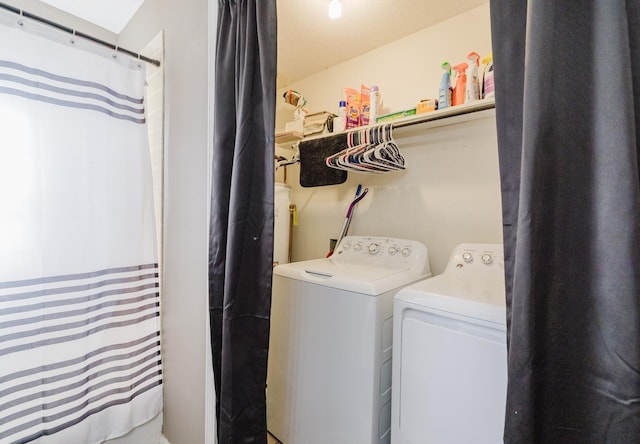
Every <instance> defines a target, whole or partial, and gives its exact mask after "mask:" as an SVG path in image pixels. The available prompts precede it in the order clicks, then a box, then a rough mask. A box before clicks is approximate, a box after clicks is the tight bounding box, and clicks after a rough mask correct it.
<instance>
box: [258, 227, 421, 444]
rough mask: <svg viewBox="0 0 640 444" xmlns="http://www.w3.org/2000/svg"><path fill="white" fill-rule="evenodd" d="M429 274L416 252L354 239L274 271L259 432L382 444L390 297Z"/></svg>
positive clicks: (288, 439) (299, 441)
mask: <svg viewBox="0 0 640 444" xmlns="http://www.w3.org/2000/svg"><path fill="white" fill-rule="evenodd" d="M430 274H431V273H430V266H429V259H428V253H427V248H426V247H425V246H424V245H423V244H421V243H419V242H416V241H411V240H404V239H392V238H383V237H361V236H347V237H345V238H344V239H343V240H342V241H341V242H340V244H339V245H338V246H337V248H336V249H335V251H334V254H333V256H331V257H330V258H328V259H317V260H311V261H305V262H296V263H291V264H283V265H279V266H277V267H276V268H275V269H274V276H273V299H272V306H271V335H270V345H269V361H268V364H269V365H268V373H267V375H268V376H267V425H268V429H269V431H270V432H271V433H272V434H273V435H274V436H275V437H276V438H278V439H279V440H280V441H282V442H283V443H284V444H328V443H331V444H373V443H375V444H379V443H389V442H390V440H391V438H390V435H391V368H392V363H391V350H392V345H393V338H392V335H393V324H392V316H393V297H394V295H395V294H396V292H397V291H398V289H400V288H401V287H403V286H405V285H408V284H410V283H412V282H416V281H418V280H420V279H424V278H426V277H428V276H430Z"/></svg>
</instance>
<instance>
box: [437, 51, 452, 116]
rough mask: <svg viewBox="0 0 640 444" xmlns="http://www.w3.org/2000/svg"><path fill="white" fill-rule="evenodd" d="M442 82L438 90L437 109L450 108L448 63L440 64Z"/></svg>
mask: <svg viewBox="0 0 640 444" xmlns="http://www.w3.org/2000/svg"><path fill="white" fill-rule="evenodd" d="M441 66H442V69H444V74H442V80H441V81H440V90H439V91H438V109H442V108H447V107H449V106H451V93H452V91H453V89H452V88H451V65H450V64H449V62H443V63H442V65H441Z"/></svg>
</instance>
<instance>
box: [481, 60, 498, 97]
mask: <svg viewBox="0 0 640 444" xmlns="http://www.w3.org/2000/svg"><path fill="white" fill-rule="evenodd" d="M482 63H483V64H484V73H483V76H482V97H484V98H485V99H486V98H489V97H493V96H495V89H494V84H493V55H492V54H489V55H487V56H485V58H484V59H482Z"/></svg>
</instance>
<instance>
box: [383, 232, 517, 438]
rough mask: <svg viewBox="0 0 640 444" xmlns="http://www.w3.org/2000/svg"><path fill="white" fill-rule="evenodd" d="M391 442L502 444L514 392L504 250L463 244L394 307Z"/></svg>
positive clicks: (404, 292)
mask: <svg viewBox="0 0 640 444" xmlns="http://www.w3.org/2000/svg"><path fill="white" fill-rule="evenodd" d="M393 334H394V336H393V348H394V358H393V400H392V423H393V424H392V432H391V436H392V439H391V441H392V443H394V444H436V443H437V444H442V443H447V444H470V443H473V444H497V443H501V442H502V441H503V439H502V436H503V427H504V416H505V401H506V390H507V347H506V311H505V289H504V258H503V249H502V245H501V244H463V245H460V246H458V247H457V248H456V249H455V250H454V251H453V253H452V255H451V258H450V259H449V263H448V264H447V267H446V270H445V272H444V273H443V274H441V275H439V276H436V277H434V278H432V279H427V280H424V281H422V282H418V283H416V284H413V285H410V286H408V287H406V288H404V289H402V290H401V291H399V292H398V294H397V295H396V298H395V301H394V333H393Z"/></svg>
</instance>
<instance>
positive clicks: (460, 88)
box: [451, 63, 469, 106]
mask: <svg viewBox="0 0 640 444" xmlns="http://www.w3.org/2000/svg"><path fill="white" fill-rule="evenodd" d="M468 67H469V65H467V64H466V63H459V64H457V65H456V66H454V67H453V69H454V71H455V72H456V86H455V87H454V88H453V100H452V101H451V103H452V105H453V106H456V105H462V104H463V103H464V96H465V94H466V88H467V74H466V72H465V71H466V70H467V68H468Z"/></svg>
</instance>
